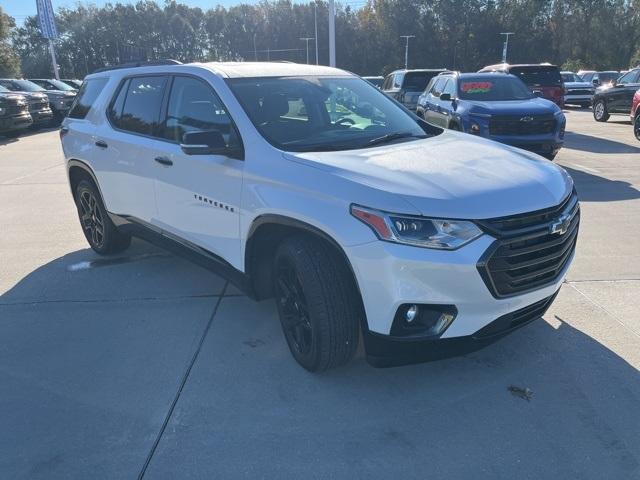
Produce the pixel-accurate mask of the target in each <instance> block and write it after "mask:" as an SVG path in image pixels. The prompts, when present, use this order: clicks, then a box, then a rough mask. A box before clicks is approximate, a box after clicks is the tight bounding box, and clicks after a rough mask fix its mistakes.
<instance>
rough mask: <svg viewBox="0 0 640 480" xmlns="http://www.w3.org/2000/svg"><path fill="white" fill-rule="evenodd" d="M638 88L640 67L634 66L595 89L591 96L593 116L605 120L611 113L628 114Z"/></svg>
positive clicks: (639, 84)
mask: <svg viewBox="0 0 640 480" xmlns="http://www.w3.org/2000/svg"><path fill="white" fill-rule="evenodd" d="M638 88H640V68H634V69H632V70H629V71H628V72H627V73H625V74H624V75H622V76H621V77H620V78H618V79H617V80H616V81H615V82H614V83H612V84H608V85H606V86H602V87H599V88H597V89H596V93H595V94H594V96H593V118H595V119H596V121H598V122H606V121H607V120H609V117H610V116H611V114H614V113H623V114H625V115H628V114H629V111H630V110H631V104H632V101H633V96H634V94H635V93H636V90H638Z"/></svg>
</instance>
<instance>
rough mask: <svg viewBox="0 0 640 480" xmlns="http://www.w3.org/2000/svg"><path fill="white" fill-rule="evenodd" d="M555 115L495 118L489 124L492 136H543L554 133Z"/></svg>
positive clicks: (500, 116)
mask: <svg viewBox="0 0 640 480" xmlns="http://www.w3.org/2000/svg"><path fill="white" fill-rule="evenodd" d="M555 128H556V120H555V118H554V116H553V115H524V116H503V115H499V116H493V117H491V120H490V122H489V133H490V134H491V135H541V134H545V133H553V131H554V130H555Z"/></svg>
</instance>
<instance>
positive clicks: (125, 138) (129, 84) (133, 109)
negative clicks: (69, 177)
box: [90, 75, 168, 223]
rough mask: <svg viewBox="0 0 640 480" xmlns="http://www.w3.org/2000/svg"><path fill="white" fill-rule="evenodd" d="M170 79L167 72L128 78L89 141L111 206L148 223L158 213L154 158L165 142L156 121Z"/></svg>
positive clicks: (111, 208)
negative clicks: (159, 135) (103, 123)
mask: <svg viewBox="0 0 640 480" xmlns="http://www.w3.org/2000/svg"><path fill="white" fill-rule="evenodd" d="M167 82H168V76H167V75H141V76H131V77H127V78H125V79H124V80H123V81H122V82H121V83H120V86H119V88H118V89H117V92H116V93H115V95H114V96H113V98H112V100H111V102H110V103H109V105H108V107H107V118H108V124H106V125H104V127H103V128H100V129H99V130H97V131H96V132H95V133H94V135H93V138H92V142H91V145H90V147H91V148H92V149H93V150H94V151H93V153H92V156H93V157H94V158H95V161H94V170H95V172H96V175H97V177H98V181H99V183H100V186H101V187H102V194H103V197H104V199H105V203H106V204H107V208H108V209H109V211H111V212H112V213H116V214H120V215H127V216H130V217H134V218H135V219H137V220H141V221H143V222H144V223H154V221H155V220H156V218H157V209H156V200H155V178H154V173H155V169H156V165H157V164H156V162H155V161H154V159H155V158H156V157H157V156H159V155H162V152H163V148H164V145H165V142H163V141H162V140H160V139H159V138H158V121H159V118H160V108H161V106H162V100H163V97H164V93H165V87H166V85H167Z"/></svg>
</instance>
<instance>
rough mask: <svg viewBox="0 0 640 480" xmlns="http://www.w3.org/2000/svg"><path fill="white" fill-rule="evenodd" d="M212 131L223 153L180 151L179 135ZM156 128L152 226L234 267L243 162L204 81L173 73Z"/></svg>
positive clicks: (234, 137) (222, 111) (236, 139)
mask: <svg viewBox="0 0 640 480" xmlns="http://www.w3.org/2000/svg"><path fill="white" fill-rule="evenodd" d="M212 130H215V131H218V132H220V133H221V134H222V136H223V137H224V139H225V142H226V143H227V145H228V146H229V152H230V153H229V155H226V154H216V155H213V154H191V155H189V154H186V153H184V152H183V151H182V149H181V147H180V143H181V142H182V141H183V135H184V134H185V133H187V132H197V131H212ZM160 132H161V135H162V136H163V137H164V139H165V140H167V146H166V147H165V152H164V154H163V156H162V158H160V159H159V161H158V162H157V164H156V167H157V168H156V198H157V205H158V215H159V221H158V222H157V223H158V226H159V227H161V228H162V229H164V230H166V231H168V232H170V233H173V234H174V235H176V236H178V237H180V238H182V239H185V240H187V241H189V242H191V243H193V244H196V245H197V246H199V247H201V248H204V249H205V250H208V251H209V252H212V253H214V254H216V255H218V256H220V257H222V258H224V259H225V260H227V261H228V262H229V263H231V264H233V265H234V266H239V265H240V264H241V262H240V241H239V238H240V234H239V230H240V199H241V193H242V176H243V171H244V161H243V160H242V159H240V158H234V156H236V157H237V156H238V155H237V154H234V153H231V152H232V151H233V150H234V149H236V150H241V141H240V137H239V136H238V133H237V130H236V128H235V126H234V125H233V122H232V120H231V117H230V116H229V114H228V112H227V109H226V108H225V106H224V105H223V104H222V102H221V101H220V99H219V97H218V96H217V95H216V93H215V92H214V90H213V88H212V87H211V85H209V84H208V83H207V82H205V81H203V80H201V79H199V78H195V77H190V76H179V75H176V76H174V77H173V80H172V82H171V86H170V93H169V97H168V102H167V105H166V115H165V116H164V118H163V120H162V122H161V125H160Z"/></svg>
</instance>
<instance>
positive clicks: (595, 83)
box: [591, 78, 600, 86]
mask: <svg viewBox="0 0 640 480" xmlns="http://www.w3.org/2000/svg"><path fill="white" fill-rule="evenodd" d="M591 83H593V84H594V85H596V86H597V85H600V80H598V79H597V78H594V79H593V80H591Z"/></svg>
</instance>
